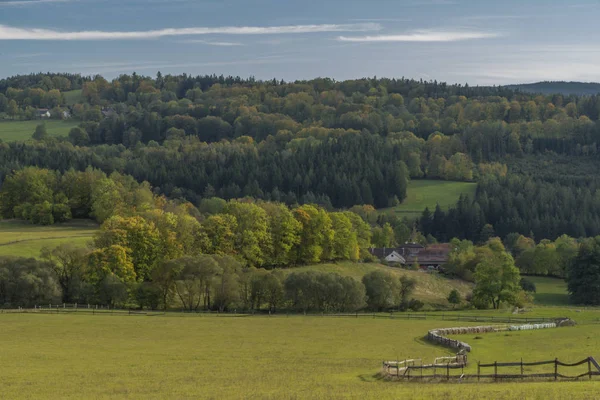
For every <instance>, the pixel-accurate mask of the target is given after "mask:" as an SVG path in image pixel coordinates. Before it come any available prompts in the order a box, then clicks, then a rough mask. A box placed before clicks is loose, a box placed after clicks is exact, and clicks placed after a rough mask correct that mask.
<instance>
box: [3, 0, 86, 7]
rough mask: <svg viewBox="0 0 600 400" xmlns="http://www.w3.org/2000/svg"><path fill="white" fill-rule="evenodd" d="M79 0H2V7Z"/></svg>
mask: <svg viewBox="0 0 600 400" xmlns="http://www.w3.org/2000/svg"><path fill="white" fill-rule="evenodd" d="M71 1H77V0H11V1H0V7H3V6H6V7H9V6H30V5H34V4H47V3H69V2H71Z"/></svg>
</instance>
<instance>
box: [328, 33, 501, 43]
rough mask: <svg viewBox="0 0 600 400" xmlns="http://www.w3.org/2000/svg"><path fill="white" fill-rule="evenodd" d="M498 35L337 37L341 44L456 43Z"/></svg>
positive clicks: (411, 34)
mask: <svg viewBox="0 0 600 400" xmlns="http://www.w3.org/2000/svg"><path fill="white" fill-rule="evenodd" d="M499 36H501V35H500V34H499V33H490V32H476V31H433V30H419V31H414V32H410V33H405V34H401V35H375V36H339V37H338V40H339V41H341V42H361V43H363V42H457V41H461V40H473V39H489V38H495V37H499Z"/></svg>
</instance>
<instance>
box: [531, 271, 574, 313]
mask: <svg viewBox="0 0 600 400" xmlns="http://www.w3.org/2000/svg"><path fill="white" fill-rule="evenodd" d="M525 278H526V279H528V280H530V281H532V282H533V283H535V287H536V293H535V296H534V302H535V304H540V305H546V306H563V305H568V304H569V294H568V293H567V283H566V282H565V281H564V280H563V279H558V278H550V277H545V276H527V277H525Z"/></svg>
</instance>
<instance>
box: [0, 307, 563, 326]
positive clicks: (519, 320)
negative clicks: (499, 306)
mask: <svg viewBox="0 0 600 400" xmlns="http://www.w3.org/2000/svg"><path fill="white" fill-rule="evenodd" d="M30 312H40V313H58V314H60V313H67V312H77V313H86V312H89V313H91V314H105V313H107V312H110V313H122V314H125V315H140V314H147V315H157V314H181V313H184V314H198V315H206V314H219V315H236V316H240V315H247V316H255V315H270V316H290V315H313V316H324V317H341V318H376V319H401V320H441V321H460V322H487V323H498V324H510V323H516V324H523V323H532V324H540V323H547V322H553V321H555V320H556V318H546V317H520V316H488V315H470V314H460V313H457V312H448V313H440V312H431V313H427V312H423V313H413V312H401V311H399V312H391V313H371V312H355V313H323V312H320V313H317V312H306V313H304V312H301V311H300V312H297V311H295V312H290V311H277V312H275V311H271V312H270V311H268V310H255V311H237V310H229V311H225V312H217V311H204V310H193V311H189V310H182V309H170V310H166V311H164V310H139V309H128V308H111V307H108V306H100V305H91V304H46V305H37V306H34V307H33V308H32V307H13V308H0V313H30Z"/></svg>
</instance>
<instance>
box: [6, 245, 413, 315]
mask: <svg viewBox="0 0 600 400" xmlns="http://www.w3.org/2000/svg"><path fill="white" fill-rule="evenodd" d="M118 262H119V260H118V257H116V258H115V259H113V260H112V263H113V265H114V264H115V263H118ZM124 274H126V272H124V271H123V270H119V269H118V268H114V266H113V267H112V268H111V266H109V265H108V264H98V263H97V259H96V255H95V254H94V253H86V251H85V250H84V249H78V248H74V247H72V246H70V245H61V246H59V247H57V248H54V249H44V250H43V251H42V261H39V260H35V259H25V258H14V257H4V258H0V304H3V305H8V306H33V305H36V304H48V303H56V302H59V301H60V302H80V303H88V304H89V303H95V304H98V303H99V304H105V305H109V306H111V307H116V306H118V307H124V306H133V307H142V308H149V309H158V308H161V309H169V308H183V309H185V310H188V311H197V310H218V311H221V312H222V311H233V310H239V311H249V310H269V311H271V312H275V311H278V310H281V309H287V310H294V311H298V312H349V311H356V310H361V309H365V308H368V309H371V310H376V311H379V310H387V309H391V308H395V309H407V308H411V309H413V310H418V309H420V308H421V307H422V306H423V304H422V303H421V302H419V301H417V300H414V299H411V298H410V296H411V295H412V292H413V290H414V288H415V285H416V282H415V281H414V280H412V279H410V278H407V277H405V276H402V277H400V278H398V277H397V276H395V275H391V274H389V273H384V272H381V271H375V272H372V273H370V274H367V275H365V276H364V277H363V279H362V281H358V280H356V279H354V278H351V277H347V276H341V275H339V274H336V273H323V272H318V271H307V272H293V273H290V274H288V275H286V274H284V273H283V272H282V271H281V270H272V271H268V270H265V269H256V268H253V267H244V266H243V265H242V264H241V263H240V262H239V261H238V260H236V259H235V258H234V257H231V256H219V255H199V256H195V257H190V256H184V257H180V258H177V259H173V260H165V261H162V262H160V263H159V265H157V267H156V268H155V269H154V270H153V271H152V274H151V276H149V277H148V279H147V280H144V281H140V282H138V281H135V280H133V279H124ZM129 278H131V276H130V277H129Z"/></svg>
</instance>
